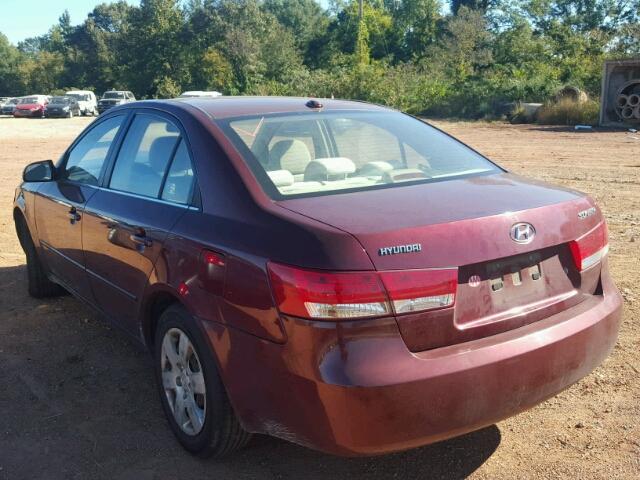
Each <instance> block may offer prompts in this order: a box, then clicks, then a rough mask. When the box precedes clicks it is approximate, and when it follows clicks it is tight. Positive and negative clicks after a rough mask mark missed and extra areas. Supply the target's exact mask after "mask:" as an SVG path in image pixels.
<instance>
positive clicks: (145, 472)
mask: <svg viewBox="0 0 640 480" xmlns="http://www.w3.org/2000/svg"><path fill="white" fill-rule="evenodd" d="M89 121H91V120H90V119H85V118H76V119H72V120H28V119H12V118H7V117H0V205H3V208H2V209H0V371H1V373H0V479H22V478H25V479H26V478H28V479H33V480H35V479H73V478H80V479H88V478H116V479H136V480H137V479H141V480H144V479H165V478H185V479H186V478H188V479H190V480H196V479H199V478H218V479H231V478H273V479H299V478H304V479H324V478H331V479H336V478H337V479H342V478H352V479H355V478H367V479H383V478H384V479H386V478H398V479H418V478H420V479H426V478H447V479H451V478H465V477H467V476H471V478H478V479H485V478H487V479H488V478H491V479H493V478H510V479H512V478H549V479H555V478H588V479H593V478H603V479H604V478H606V479H609V478H629V479H631V478H639V477H640V420H639V419H640V380H639V378H638V377H639V373H640V358H639V356H638V351H639V350H640V327H639V326H638V317H639V316H640V287H639V286H638V285H639V284H640V248H639V247H640V135H639V134H633V133H630V132H624V131H597V132H584V133H578V132H574V131H572V130H571V129H568V128H564V127H562V128H554V127H538V126H524V125H518V126H511V125H504V124H489V123H448V122H437V124H438V125H439V126H440V127H442V128H443V129H445V130H446V131H448V132H450V133H452V134H454V135H456V136H459V137H460V138H461V139H463V140H465V141H466V142H468V143H469V144H470V145H472V146H473V147H475V148H476V149H478V150H480V151H481V152H482V153H484V154H486V155H488V156H489V157H491V158H493V159H494V160H496V161H497V162H499V163H500V164H502V165H503V166H505V167H507V168H508V169H510V170H512V171H513V172H516V173H519V174H524V175H529V176H532V177H537V178H540V179H543V180H547V181H551V182H554V183H559V184H562V185H568V186H571V187H573V188H577V189H579V190H582V191H586V192H589V193H590V194H591V195H592V196H593V197H594V198H595V199H596V200H597V201H598V202H599V204H600V205H601V207H602V208H603V210H604V212H605V214H606V217H607V220H608V222H609V231H610V245H611V253H610V264H611V268H612V270H613V276H614V278H615V280H616V283H617V284H618V286H619V287H620V290H621V291H622V292H623V295H624V297H625V305H624V323H623V326H622V330H621V332H620V339H619V342H618V345H617V346H616V348H615V350H614V351H613V353H612V355H611V356H610V357H609V359H607V361H606V362H605V363H604V365H602V366H601V367H600V368H598V369H597V370H596V371H595V372H594V373H592V374H591V375H589V376H588V377H587V378H585V379H583V380H582V381H581V382H579V383H578V384H576V385H574V386H573V387H571V388H570V389H568V390H567V391H565V392H563V393H561V394H560V395H558V396H557V397H555V398H553V399H551V400H549V401H547V402H545V403H543V404H542V405H540V406H538V407H536V408H534V409H532V410H530V411H528V412H526V413H523V414H521V415H518V416H517V417H515V418H511V419H509V420H506V421H504V422H501V423H499V424H497V425H494V426H492V427H489V428H486V429H484V430H481V431H479V432H476V433H472V434H470V435H466V436H464V437H461V438H457V439H454V440H451V441H447V442H443V443H440V444H437V445H432V446H428V447H424V448H421V449H417V450H413V451H410V452H405V453H398V454H394V455H388V456H384V457H377V458H365V459H342V458H335V457H331V456H328V455H324V454H320V453H317V452H313V451H311V450H308V449H305V448H303V447H298V446H296V445H292V444H289V443H287V442H284V441H281V440H276V439H272V438H267V437H258V438H255V439H254V440H252V442H251V444H250V445H249V446H248V447H247V448H246V449H245V450H243V451H241V452H239V453H238V454H236V455H234V456H233V457H231V458H229V459H227V460H224V461H222V462H214V461H210V460H209V461H206V460H199V459H196V458H193V457H191V456H190V455H188V454H187V453H185V452H183V451H182V450H181V449H180V447H179V445H178V444H177V442H176V441H174V439H173V436H172V434H171V432H170V431H169V428H168V426H167V424H166V423H165V420H164V418H163V415H162V411H161V407H160V403H159V401H158V399H157V396H156V391H155V387H154V384H153V378H152V369H151V362H150V360H149V358H148V356H147V354H146V353H145V352H142V351H140V350H139V349H137V348H136V347H135V345H134V344H133V343H132V342H131V341H129V340H128V339H127V338H125V336H124V335H122V334H121V333H120V332H119V331H116V330H112V329H111V328H110V327H109V326H107V325H106V324H104V323H103V322H102V321H101V320H100V319H99V318H97V316H96V315H94V314H93V313H92V312H91V311H90V310H89V309H87V308H85V307H84V306H83V305H81V304H80V303H79V302H78V301H76V300H74V299H73V298H71V297H64V298H60V299H55V300H48V301H38V300H34V299H31V298H29V297H28V296H27V294H26V278H25V266H24V262H25V259H24V256H23V254H22V251H21V250H20V247H19V245H18V242H17V240H16V237H15V234H14V230H13V221H12V218H11V208H10V205H11V201H12V199H13V191H14V187H15V186H16V185H17V184H18V182H19V181H20V175H21V171H22V168H23V166H24V165H25V164H27V163H29V162H31V161H35V160H41V159H47V158H51V159H54V160H55V159H57V158H58V156H59V155H60V154H61V153H62V151H63V150H64V149H65V147H66V146H67V145H68V143H69V142H70V141H71V140H72V139H73V138H74V137H75V136H76V135H77V134H78V133H79V132H80V131H81V130H82V128H83V127H84V126H85V125H86V124H87V123H88V122H89Z"/></svg>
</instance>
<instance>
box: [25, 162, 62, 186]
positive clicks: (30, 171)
mask: <svg viewBox="0 0 640 480" xmlns="http://www.w3.org/2000/svg"><path fill="white" fill-rule="evenodd" d="M55 170H56V167H55V166H54V165H53V162H52V161H51V160H42V161H40V162H34V163H30V164H29V165H27V166H26V167H25V168H24V171H23V172H22V180H23V181H25V182H50V181H51V180H53V174H54V172H55Z"/></svg>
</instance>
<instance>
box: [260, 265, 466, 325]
mask: <svg viewBox="0 0 640 480" xmlns="http://www.w3.org/2000/svg"><path fill="white" fill-rule="evenodd" d="M268 269H269V276H270V278H271V287H272V289H273V293H274V297H275V301H276V304H277V306H278V309H279V310H280V312H282V313H285V314H289V315H294V316H296V317H302V318H318V319H329V320H339V319H358V318H367V317H380V316H385V315H390V314H392V313H394V312H395V313H396V314H403V313H410V312H418V311H424V310H431V309H434V308H443V307H448V306H451V305H453V303H454V301H455V293H456V287H457V279H458V276H457V275H458V274H457V269H446V270H407V271H394V272H382V273H379V272H324V271H319V270H305V269H299V268H295V267H289V266H285V265H279V264H275V263H269V265H268Z"/></svg>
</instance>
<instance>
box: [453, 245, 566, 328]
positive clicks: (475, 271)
mask: <svg viewBox="0 0 640 480" xmlns="http://www.w3.org/2000/svg"><path fill="white" fill-rule="evenodd" d="M565 250H568V249H564V250H563V247H562V246H558V247H549V248H545V249H541V250H536V251H533V252H528V253H524V254H520V255H514V256H512V257H506V258H500V259H496V260H489V261H487V262H481V263H476V264H472V265H464V266H462V267H460V268H459V270H458V295H457V298H456V306H455V314H454V315H455V323H456V325H458V327H459V328H465V326H466V327H472V326H473V325H477V324H483V323H491V322H502V321H505V320H508V319H511V318H514V317H522V315H527V314H528V312H530V311H531V310H537V309H540V308H543V309H544V308H545V306H547V304H551V303H556V302H558V301H560V302H563V301H564V300H566V297H567V296H569V295H571V294H572V292H573V293H575V286H574V284H573V283H572V280H571V278H570V276H569V274H568V272H569V271H570V270H569V268H568V267H569V264H568V262H570V261H571V257H570V252H568V251H565Z"/></svg>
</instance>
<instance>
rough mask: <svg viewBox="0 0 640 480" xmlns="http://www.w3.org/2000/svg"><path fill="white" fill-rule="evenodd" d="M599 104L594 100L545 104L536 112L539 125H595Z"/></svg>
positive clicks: (565, 99)
mask: <svg viewBox="0 0 640 480" xmlns="http://www.w3.org/2000/svg"><path fill="white" fill-rule="evenodd" d="M599 113H600V103H599V102H597V101H595V100H586V101H583V102H577V101H576V100H573V99H570V98H563V99H561V100H559V101H558V102H555V103H546V104H544V105H543V106H542V107H540V110H538V115H537V117H538V123H539V124H541V125H597V124H598V115H599Z"/></svg>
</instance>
